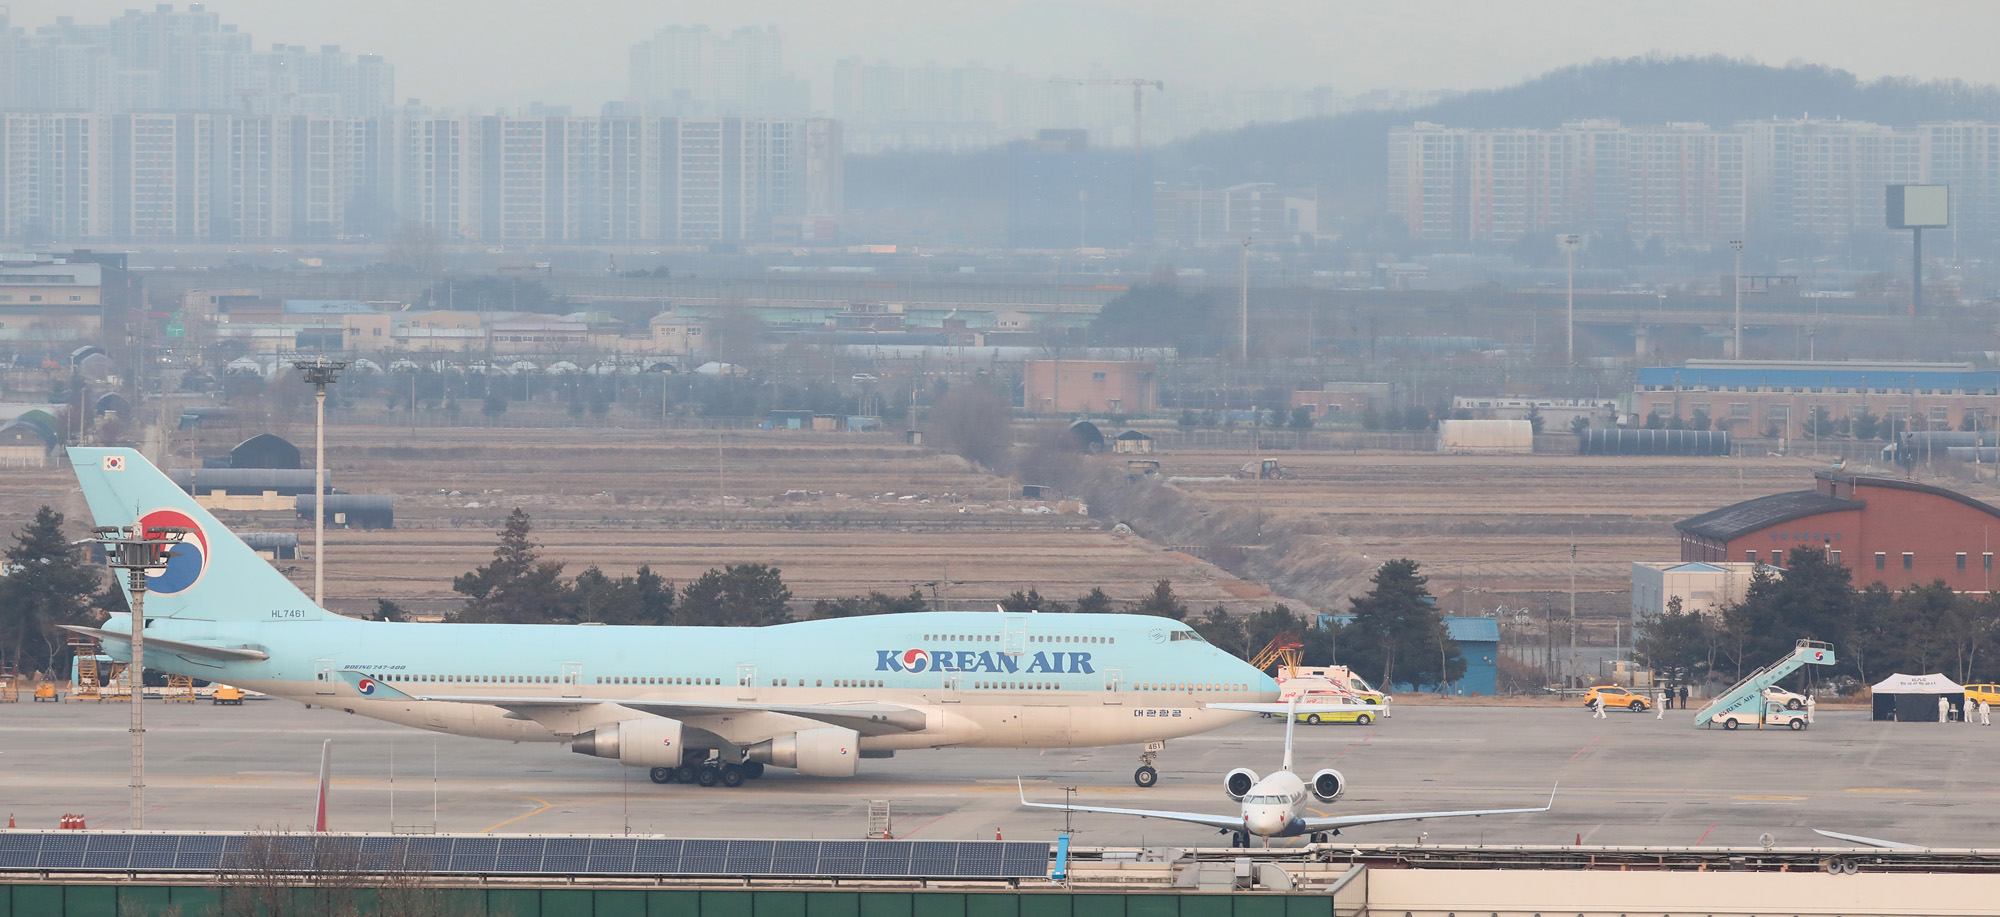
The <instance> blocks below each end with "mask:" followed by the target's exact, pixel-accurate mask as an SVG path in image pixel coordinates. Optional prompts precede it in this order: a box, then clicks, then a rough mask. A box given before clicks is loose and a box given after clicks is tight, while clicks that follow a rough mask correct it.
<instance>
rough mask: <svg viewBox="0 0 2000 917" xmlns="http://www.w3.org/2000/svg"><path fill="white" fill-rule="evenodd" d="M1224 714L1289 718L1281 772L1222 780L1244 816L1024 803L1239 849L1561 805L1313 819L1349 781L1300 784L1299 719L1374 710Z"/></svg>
mask: <svg viewBox="0 0 2000 917" xmlns="http://www.w3.org/2000/svg"><path fill="white" fill-rule="evenodd" d="M1210 706H1212V707H1215V708H1217V709H1223V710H1245V711H1249V712H1252V713H1281V714H1284V715H1285V762H1284V764H1283V765H1282V766H1280V767H1279V769H1278V770H1277V772H1276V773H1273V774H1271V775H1270V776H1267V777H1262V778H1259V777H1258V776H1257V772H1256V771H1253V770H1251V769H1249V768H1247V767H1239V768H1237V769H1235V770H1233V771H1230V772H1229V774H1228V775H1227V776H1225V777H1223V778H1222V788H1223V792H1225V793H1228V794H1229V798H1230V799H1232V800H1235V801H1236V802H1240V803H1242V804H1243V809H1242V811H1241V812H1239V813H1237V814H1235V815H1208V814H1204V813H1201V812H1167V811H1161V810H1157V809H1117V808H1109V807H1105V806H1079V805H1070V804H1067V803H1052V802H1029V801H1028V791H1027V788H1026V786H1025V785H1024V784H1021V782H1020V780H1019V779H1018V778H1016V781H1015V782H1016V785H1017V787H1018V788H1019V789H1020V792H1021V804H1022V805H1024V806H1027V807H1029V808H1035V809H1058V810H1063V811H1069V812H1101V813H1104V814H1106V815H1134V816H1137V817H1139V818H1163V819H1167V820H1169V821H1184V822H1188V823H1190V824H1196V825H1207V826H1209V827H1211V828H1215V829H1217V830H1219V831H1222V832H1224V833H1228V834H1232V835H1234V841H1235V846H1237V847H1248V846H1250V838H1251V837H1252V836H1256V837H1261V838H1263V839H1264V846H1266V847H1269V846H1270V845H1271V838H1274V837H1302V836H1304V837H1308V838H1309V839H1310V841H1311V842H1312V843H1315V844H1321V843H1325V842H1326V841H1327V839H1328V838H1329V837H1331V836H1332V835H1336V834H1339V833H1340V831H1341V829H1343V828H1354V827H1359V826H1362V825H1379V824H1384V823H1387V822H1398V821H1421V820H1423V819H1426V818H1462V817H1466V816H1472V817H1475V818H1476V817H1478V816H1481V815H1519V814H1524V813H1530V812H1547V811H1548V810H1549V809H1550V808H1552V807H1554V806H1555V803H1556V793H1555V790H1554V789H1551V790H1550V791H1549V801H1548V804H1547V805H1543V806H1538V807H1535V808H1527V809H1465V810H1459V811H1449V812H1385V813H1382V814H1379V815H1330V816H1318V817H1310V816H1307V815H1306V814H1305V808H1306V803H1307V802H1308V801H1309V799H1308V796H1307V790H1308V789H1310V790H1311V795H1312V796H1313V797H1317V798H1318V799H1319V801H1320V802H1323V803H1331V802H1333V801H1335V800H1337V799H1339V798H1340V797H1341V796H1343V795H1346V793H1347V778H1346V777H1344V776H1342V775H1341V773H1340V772H1339V771H1337V770H1334V769H1333V768H1330V767H1328V768H1322V769H1320V770H1319V771H1318V772H1317V773H1314V774H1313V775H1312V779H1311V780H1310V781H1308V780H1303V779H1300V777H1299V776H1298V775H1297V774H1295V773H1293V772H1292V732H1293V730H1294V728H1295V727H1296V726H1297V724H1298V714H1299V712H1300V711H1301V710H1302V709H1303V710H1305V711H1307V712H1312V713H1328V712H1343V711H1352V710H1357V709H1358V710H1373V709H1375V708H1373V707H1364V706H1360V705H1311V706H1307V707H1303V708H1302V707H1301V706H1300V705H1299V704H1298V702H1297V700H1296V699H1294V700H1293V702H1292V703H1290V704H1211V705H1210Z"/></svg>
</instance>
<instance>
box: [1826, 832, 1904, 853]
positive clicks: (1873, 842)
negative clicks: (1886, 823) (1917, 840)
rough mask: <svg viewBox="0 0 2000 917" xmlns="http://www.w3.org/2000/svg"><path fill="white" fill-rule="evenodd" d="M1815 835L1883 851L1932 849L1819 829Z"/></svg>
mask: <svg viewBox="0 0 2000 917" xmlns="http://www.w3.org/2000/svg"><path fill="white" fill-rule="evenodd" d="M1813 833H1814V834H1817V835H1819V836H1821V837H1830V838H1833V839H1834V840H1840V841H1849V842H1851V843H1856V844H1860V845H1862V846H1863V847H1878V848H1881V849H1883V850H1929V849H1930V848H1929V847H1919V846H1917V845H1915V844H1905V843H1903V842H1901V841H1885V840H1882V839H1881V838H1877V837H1862V836H1861V835H1858V834H1842V833H1840V832H1838V831H1821V830H1820V829H1818V828H1814V829H1813Z"/></svg>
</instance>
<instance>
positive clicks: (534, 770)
mask: <svg viewBox="0 0 2000 917" xmlns="http://www.w3.org/2000/svg"><path fill="white" fill-rule="evenodd" d="M148 708H149V709H148V711H147V714H148V715H147V723H148V730H149V731H148V762H149V768H150V770H149V776H148V784H149V786H148V789H147V797H146V798H147V804H148V807H149V811H148V813H147V816H146V826H147V827H148V828H156V829H218V830H222V829H229V830H245V829H252V828H266V829H271V828H291V829H299V828H304V827H308V826H309V825H310V818H311V816H310V812H311V808H312V803H313V792H314V785H315V781H316V775H315V769H316V767H317V765H318V760H319V749H320V743H321V741H322V740H324V739H332V740H333V743H334V764H335V779H334V784H333V798H332V804H331V806H330V811H331V824H332V827H333V828H334V829H335V830H346V831H370V832H381V831H387V830H389V828H390V826H391V824H392V821H393V823H394V824H397V825H423V826H426V827H428V826H431V825H433V824H435V826H436V828H437V829H438V830H441V831H447V832H482V831H490V832H503V833H514V832H520V833H619V832H622V831H624V830H626V829H627V827H628V826H629V828H630V830H632V831H635V832H647V833H660V834H667V835H676V836H687V837H818V838H845V837H858V836H860V835H862V834H863V833H864V830H865V825H866V820H867V819H866V814H867V801H868V800H870V799H887V800H890V802H891V806H892V810H893V812H894V816H895V826H896V832H897V834H898V835H899V836H901V837H905V838H915V839H927V838H937V839H983V838H991V837H993V836H994V833H995V831H996V830H998V831H1000V832H1001V833H1002V834H1003V835H1004V836H1005V837H1007V838H1009V839H1029V838H1038V837H1049V836H1052V835H1053V834H1054V833H1055V832H1056V831H1057V830H1058V829H1060V828H1061V826H1062V822H1063V816H1062V814H1061V813H1059V812H1040V811H1032V810H1024V809H1021V808H1020V807H1019V806H1018V805H1017V804H1016V792H1015V788H1014V780H1015V777H1016V775H1020V776H1022V777H1024V778H1025V779H1026V781H1027V785H1028V791H1029V794H1030V796H1031V797H1032V798H1034V799H1036V800H1038V801H1060V800H1061V799H1062V796H1063V793H1062V791H1061V790H1060V787H1062V786H1065V785H1068V786H1075V787H1078V792H1077V794H1076V799H1077V801H1078V802H1079V803H1090V804H1099V805H1113V806H1125V807H1146V808H1162V809H1178V810H1191V811H1203V812H1230V811H1233V810H1234V804H1232V803H1231V802H1230V801H1229V800H1228V799H1227V798H1225V797H1224V795H1223V793H1222V790H1221V786H1220V784H1221V778H1222V775H1223V774H1224V773H1226V772H1227V771H1228V770H1230V769H1231V768H1233V767H1238V766H1247V767H1251V768H1253V769H1257V770H1259V771H1264V770H1266V769H1267V768H1270V767H1272V766H1274V765H1275V764H1276V763H1277V761H1278V757H1279V751H1280V747H1279V733H1280V730H1281V728H1282V726H1281V724H1280V723H1279V722H1278V721H1276V720H1253V721H1250V722H1246V723H1242V724H1238V725H1236V726H1233V727H1230V728H1228V729H1225V730H1222V731H1219V732H1216V733H1211V734H1209V735H1206V736H1197V737H1194V738H1190V739H1183V740H1177V741H1175V742H1173V743H1170V744H1169V746H1168V748H1167V750H1166V752H1165V753H1164V754H1163V755H1162V756H1161V759H1160V767H1161V772H1162V780H1161V783H1160V785H1159V786H1158V787H1156V788H1154V789H1151V790H1141V789H1139V788H1137V787H1135V786H1133V785H1132V782H1131V776H1130V775H1131V772H1132V769H1133V768H1134V767H1135V766H1136V763H1137V761H1136V759H1137V749H1134V748H1114V749H1075V750H1051V751H1048V752H1046V753H1041V752H1036V751H1032V750H1031V751H1006V750H985V749H980V750H945V751H931V752H905V753H902V754H899V755H898V756H897V757H896V758H894V759H891V760H869V761H865V762H863V774H864V776H862V777H860V778H858V779H854V780H846V781H842V780H826V779H814V778H802V777H798V776H795V775H792V774H791V773H790V772H787V771H779V770H777V769H773V770H772V771H771V772H770V774H769V775H768V776H766V777H765V778H764V779H762V780H759V781H755V782H752V783H750V784H749V785H747V786H745V787H743V788H741V789H736V790H729V789H723V788H714V789H702V788H699V787H692V786H680V785H670V786H656V785H654V784H652V783H650V782H648V781H647V779H646V777H645V774H644V773H643V772H640V771H631V772H629V773H627V772H624V771H623V769H621V768H619V767H617V766H616V765H615V764H613V763H612V762H609V761H603V760H599V759H595V758H589V757H585V756H581V755H577V754H573V753H571V752H569V751H568V750H567V749H566V748H564V747H559V746H553V745H510V744H504V743H498V742H490V741H483V740H476V739H460V738H453V737H434V736H431V735H427V734H425V733H423V732H421V731H417V730H412V729H406V728H401V727H395V726H390V725H387V724H383V723H378V722H375V721H372V720H368V719H364V718H362V717H358V716H352V715H348V714H345V713H342V712H340V711H338V710H326V709H311V710H308V709H302V708H301V707H299V706H298V705H295V704H291V703H289V702H285V701H275V700H272V701H263V702H253V703H249V704H246V705H244V706H242V707H212V706H208V705H206V704H202V705H198V706H184V705H171V706H170V705H166V704H163V703H160V702H158V701H153V702H149V704H148ZM128 717H129V712H128V711H127V710H126V709H125V708H124V707H123V706H122V705H117V704H104V705H98V704H75V703H66V704H63V705H60V706H57V705H53V704H33V703H21V704H18V705H6V706H0V813H7V814H10V815H11V816H12V817H14V818H15V819H16V821H17V823H18V824H19V825H20V826H22V827H42V828H53V827H55V826H56V824H57V819H58V817H59V816H60V815H62V814H63V813H70V812H80V813H84V814H86V815H87V816H88V819H89V824H90V826H91V827H93V828H116V827H123V826H125V825H126V824H127V819H128V817H129V816H128V814H127V810H126V802H127V798H128V791H127V789H126V773H127V761H128V758H127V740H126V733H125V729H126V725H127V721H128ZM1689 719H1690V715H1689V714H1683V713H1681V712H1680V711H1674V712H1673V713H1672V714H1671V715H1670V716H1669V717H1668V718H1667V719H1665V720H1657V719H1655V718H1654V717H1653V715H1652V714H1644V715H1636V716H1635V715H1633V714H1630V713H1613V714H1612V715H1611V716H1610V718H1609V719H1606V720H1592V719H1590V718H1589V716H1588V715H1587V714H1586V713H1585V712H1584V711H1583V710H1582V709H1581V708H1554V707H1542V708H1531V707H1518V708H1517V707H1416V706H1409V707H1405V708H1403V709H1402V710H1401V711H1400V712H1399V714H1398V715H1397V716H1395V717H1394V718H1393V719H1390V720H1387V721H1384V722H1379V723H1377V724H1376V725H1374V726H1370V727H1361V726H1352V725H1346V726H1319V727H1306V726H1301V727H1300V728H1299V735H1300V744H1299V750H1298V759H1299V761H1300V763H1301V768H1300V769H1301V771H1302V772H1308V773H1309V772H1310V771H1311V770H1314V769H1317V768H1319V767H1322V766H1333V767H1337V768H1339V769H1341V770H1342V771H1343V772H1344V773H1345V774H1346V776H1347V777H1348V779H1349V781H1350V786H1352V787H1353V789H1352V790H1351V791H1350V794H1349V795H1348V797H1347V798H1345V799H1343V800H1341V801H1340V802H1338V803H1337V804H1335V805H1333V806H1319V807H1318V810H1319V811H1321V812H1345V813H1365V812H1384V811H1411V810H1427V809H1428V810H1436V809H1451V808H1491V807H1510V806H1528V805H1536V804H1539V803H1540V801H1541V800H1543V799H1545V798H1546V797H1547V795H1548V791H1549V787H1550V785H1551V784H1554V783H1555V782H1557V781H1561V784H1562V790H1561V792H1560V794H1559V795H1558V797H1557V799H1556V807H1555V810H1554V811H1552V812H1550V813H1548V814H1545V815H1527V816H1506V817H1496V818H1484V819H1461V820H1450V821H1436V822H1428V823H1413V824H1400V825H1388V826H1382V827H1377V828H1367V829H1357V830H1356V831H1355V832H1353V833H1352V834H1351V835H1349V837H1351V838H1353V839H1354V840H1356V841H1379V842H1385V843H1388V842H1408V841H1413V840H1416V839H1417V838H1418V837H1419V834H1420V833H1422V832H1428V838H1429V840H1430V841H1432V842H1442V843H1461V842H1471V843H1481V842H1483V843H1492V844H1501V843H1519V844H1566V843H1573V842H1575V841H1576V840H1577V839H1579V838H1580V839H1581V840H1582V842H1583V843H1585V844H1593V845H1595V844H1604V845H1657V846H1676V847H1681V846H1693V845H1754V844H1756V843H1757V842H1758V838H1759V836H1760V835H1762V834H1766V833H1768V834H1770V835H1771V836H1772V838H1773V840H1774V841H1775V842H1776V843H1777V844H1779V845H1810V844H1815V843H1826V842H1824V841H1821V840H1820V839H1818V838H1817V837H1816V836H1815V835H1813V834H1812V833H1811V829H1812V828H1815V827H1823V828H1829V829H1833V830H1838V831H1845V832H1848V833H1855V834H1862V835H1867V836H1871V837H1886V838H1892V839H1898V840H1904V841H1911V842H1918V843H1925V844H1931V845H1942V846H1995V839H1996V837H2000V768H1996V767H1994V766H1993V764H1992V762H1993V761H1994V760H1995V758H1996V756H1995V755H1994V754H1991V753H1989V752H1988V751H1987V749H1989V748H1992V749H2000V729H1989V728H1982V727H1979V726H1976V725H1949V726H1945V725H1937V724H1895V723H1874V722H1870V721H1868V719H1867V716H1866V714H1865V713H1861V712H1858V711H1832V712H1822V713H1821V714H1820V716H1819V719H1820V722H1819V724H1818V725H1817V726H1816V727H1815V728H1813V729H1812V730H1810V731H1808V732H1804V733H1791V732H1764V733H1758V732H1754V731H1743V732H1735V733H1725V732H1723V731H1721V730H1719V729H1717V730H1700V729H1695V728H1692V727H1691V726H1690V725H1689ZM434 754H435V758H436V770H435V773H436V780H435V783H434V782H433V779H432V774H433V766H432V760H433V755H434ZM392 762H393V771H394V773H393V778H394V779H393V787H394V803H393V805H394V811H393V816H392V814H391V770H392ZM433 798H435V802H436V807H435V820H434V819H433ZM1075 826H1076V827H1077V828H1078V829H1080V831H1081V833H1080V834H1079V837H1078V843H1080V844H1085V845H1092V846H1126V845H1135V844H1190V845H1192V844H1208V843H1212V842H1215V841H1218V840H1220V838H1218V837H1217V836H1216V835H1215V834H1213V833H1211V832H1209V831H1207V830H1206V829H1202V828H1198V827H1195V826H1191V825H1176V824H1174V823H1170V822H1161V821H1140V820H1136V819H1129V818H1118V817H1112V816H1102V815H1089V814H1081V815H1077V816H1075Z"/></svg>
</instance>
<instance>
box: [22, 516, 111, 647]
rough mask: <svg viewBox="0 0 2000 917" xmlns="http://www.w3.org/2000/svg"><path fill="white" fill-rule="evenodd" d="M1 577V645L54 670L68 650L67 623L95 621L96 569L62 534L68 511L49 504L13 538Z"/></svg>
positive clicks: (97, 580)
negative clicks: (64, 511)
mask: <svg viewBox="0 0 2000 917" xmlns="http://www.w3.org/2000/svg"><path fill="white" fill-rule="evenodd" d="M5 556H6V564H5V566H6V570H5V572H6V574H7V575H6V576H4V577H0V647H4V648H5V649H6V650H7V654H8V655H7V658H8V659H9V660H10V661H12V662H13V663H14V664H15V665H24V664H25V661H26V660H27V659H30V658H34V659H36V660H39V661H40V662H41V663H42V664H44V665H45V666H46V668H45V669H43V671H45V672H53V671H55V670H56V667H57V666H56V663H57V661H58V660H59V659H60V658H61V656H62V655H63V653H64V652H65V651H66V650H65V647H66V646H67V645H68V641H66V640H64V639H63V637H62V630H61V628H60V627H59V626H58V625H62V624H87V623H91V618H92V615H91V600H92V597H93V594H94V593H95V592H96V591H97V588H98V583H99V578H98V575H97V571H96V570H95V569H94V568H92V567H89V566H86V565H85V563H84V558H83V553H82V551H80V550H79V549H78V548H77V547H76V546H75V545H72V544H70V543H69V539H68V538H67V537H66V536H64V535H63V514H62V513H59V512H56V511H55V510H54V509H52V508H50V507H48V506H46V505H44V506H43V507H42V508H41V509H39V510H36V511H35V517H34V518H33V519H32V520H29V522H28V524H27V525H25V526H23V527H22V528H21V531H20V533H19V534H17V535H15V536H14V545H13V546H12V547H9V548H8V549H7V551H6V555H5Z"/></svg>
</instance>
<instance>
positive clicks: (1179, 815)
mask: <svg viewBox="0 0 2000 917" xmlns="http://www.w3.org/2000/svg"><path fill="white" fill-rule="evenodd" d="M1014 785H1015V787H1016V788H1018V789H1020V791H1021V804H1022V805H1024V806H1027V807H1028V808H1030V809H1057V810H1060V811H1064V812H1099V813H1103V814H1105V815H1136V816H1138V817H1140V818H1161V819H1166V820H1167V821H1184V822H1188V823H1189V824H1195V825H1207V826H1208V827H1211V828H1221V829H1223V830H1225V831H1232V830H1233V831H1241V830H1243V816H1242V815H1205V814H1203V813H1200V812H1167V811H1162V810H1159V809H1114V808H1110V807H1108V806H1075V805H1069V804H1067V803H1057V802H1029V801H1028V790H1027V787H1025V786H1023V785H1022V784H1021V780H1020V778H1018V777H1016V778H1014Z"/></svg>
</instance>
